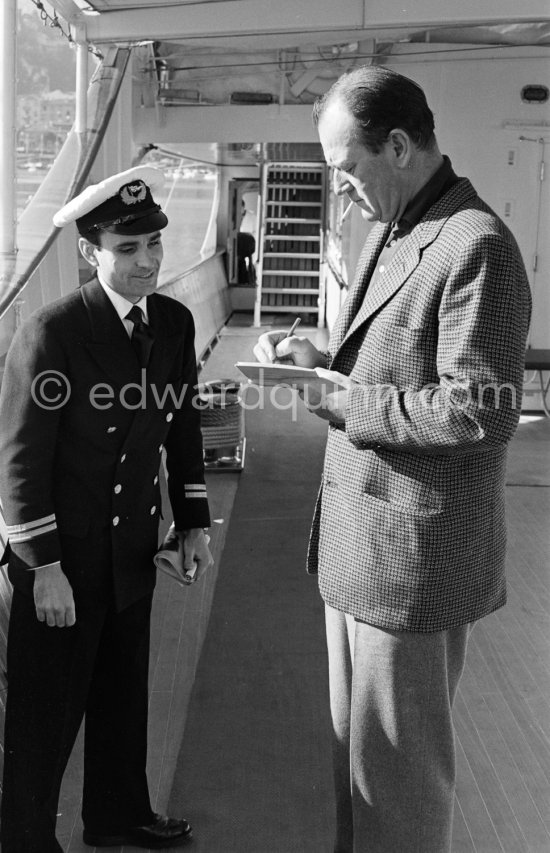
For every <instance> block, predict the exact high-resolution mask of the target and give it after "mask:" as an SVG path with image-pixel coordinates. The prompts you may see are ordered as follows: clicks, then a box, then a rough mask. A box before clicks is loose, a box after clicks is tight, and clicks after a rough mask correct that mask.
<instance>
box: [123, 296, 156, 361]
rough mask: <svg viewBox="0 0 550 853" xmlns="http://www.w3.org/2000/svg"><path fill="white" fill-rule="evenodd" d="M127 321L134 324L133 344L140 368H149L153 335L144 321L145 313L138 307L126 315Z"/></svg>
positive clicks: (135, 306)
mask: <svg viewBox="0 0 550 853" xmlns="http://www.w3.org/2000/svg"><path fill="white" fill-rule="evenodd" d="M125 319H126V320H130V321H131V322H132V323H133V324H134V328H133V329H132V335H131V338H130V340H131V343H132V346H133V348H134V350H135V352H136V355H137V357H138V361H139V364H140V367H147V365H148V363H149V356H150V355H151V348H152V346H153V333H152V332H151V329H150V328H149V326H148V325H147V324H146V323H144V321H143V312H142V310H141V308H138V307H137V305H134V307H133V308H132V309H131V311H129V312H128V313H127V314H126V318H125Z"/></svg>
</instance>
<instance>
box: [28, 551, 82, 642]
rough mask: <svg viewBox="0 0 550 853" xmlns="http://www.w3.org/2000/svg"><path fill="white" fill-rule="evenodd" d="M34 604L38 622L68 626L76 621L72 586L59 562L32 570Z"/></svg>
mask: <svg viewBox="0 0 550 853" xmlns="http://www.w3.org/2000/svg"><path fill="white" fill-rule="evenodd" d="M33 592H34V604H35V607H36V616H37V619H38V621H39V622H47V623H48V625H50V626H51V627H54V626H57V627H58V628H65V627H67V628H69V627H71V626H72V625H74V624H75V622H76V611H75V605H74V597H73V590H72V587H71V585H70V583H69V581H68V580H67V575H66V574H65V573H64V572H63V570H62V569H61V564H60V563H53V564H52V565H51V566H45V567H44V568H43V569H36V571H35V572H34V589H33Z"/></svg>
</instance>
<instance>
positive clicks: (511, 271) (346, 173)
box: [255, 67, 530, 853]
mask: <svg viewBox="0 0 550 853" xmlns="http://www.w3.org/2000/svg"><path fill="white" fill-rule="evenodd" d="M314 120H315V122H316V125H317V128H318V132H319V137H320V140H321V143H322V146H323V150H324V154H325V157H326V160H327V163H328V164H329V165H330V166H332V167H333V169H334V173H335V177H334V181H335V189H336V192H338V193H340V194H343V193H347V195H348V196H349V198H350V199H351V200H352V201H353V202H355V203H356V204H357V205H358V206H359V207H360V208H361V210H362V213H363V216H364V218H365V219H367V220H369V221H371V222H375V223H377V224H375V225H374V226H373V228H372V230H371V231H370V233H369V235H368V238H367V241H366V243H365V246H364V249H363V252H362V254H361V257H360V259H359V263H358V267H357V271H356V276H355V280H354V282H353V285H352V286H351V288H350V292H349V295H348V298H347V300H346V302H345V304H344V306H343V308H342V311H341V313H340V316H339V317H338V320H337V322H336V324H335V327H334V329H333V330H332V335H331V339H330V342H329V352H328V353H320V352H318V351H317V350H316V349H315V347H313V345H312V344H311V343H310V342H309V341H307V340H306V339H305V338H299V337H292V338H289V339H286V340H284V341H282V337H283V333H279V332H271V333H268V334H267V335H263V336H262V337H261V338H260V340H259V341H258V344H257V346H256V348H255V353H256V356H257V357H258V359H259V360H263V361H265V360H269V361H271V360H273V359H274V358H276V357H283V358H284V357H290V358H291V360H293V361H294V362H296V363H297V364H299V365H302V366H305V367H316V368H318V371H317V372H318V374H319V376H320V380H319V382H318V383H315V384H312V385H309V386H307V387H306V388H305V389H304V390H303V391H302V394H303V396H304V399H305V402H306V405H308V407H309V408H310V409H311V411H312V412H315V414H317V415H318V416H321V417H324V418H326V419H327V420H328V421H329V428H328V441H327V449H326V456H325V465H324V472H323V482H322V487H321V490H320V493H319V498H318V501H317V505H316V509H315V517H314V521H313V527H312V532H311V540H310V548H309V555H308V562H309V566H308V568H309V571H310V572H318V577H319V587H320V591H321V595H322V597H323V599H324V601H325V604H326V622H327V642H328V654H329V675H330V702H331V712H332V718H333V728H334V769H335V787H336V804H337V833H336V843H335V847H334V850H335V853H366V851H368V853H446V851H449V850H450V844H451V825H452V813H453V796H454V784H455V755H454V736H453V726H452V719H451V707H452V703H453V699H454V696H455V693H456V690H457V686H458V682H459V679H460V676H461V673H462V669H463V665H464V659H465V654H466V645H467V639H468V634H469V631H470V629H471V626H472V623H474V622H475V620H477V619H480V618H481V617H483V616H485V615H487V614H489V613H491V612H492V611H494V610H495V609H497V608H498V607H501V606H502V605H503V604H504V603H505V600H506V587H505V576H504V557H505V540H506V530H505V517H504V482H505V479H504V478H505V466H506V449H507V444H508V442H509V441H510V439H511V437H512V435H513V433H514V430H515V428H516V425H517V423H518V419H519V414H520V406H521V386H522V376H523V360H524V351H525V342H526V335H527V328H528V323H529V314H530V292H529V286H528V282H527V277H526V274H525V269H524V265H523V263H522V260H521V256H520V253H519V250H518V247H517V245H516V242H515V240H514V238H513V236H512V235H511V234H510V232H509V231H508V229H507V228H506V227H505V225H504V224H503V223H502V222H501V221H500V219H499V218H498V217H497V216H496V215H495V213H494V212H493V211H492V210H491V209H490V208H489V207H488V206H487V205H486V204H485V203H484V202H483V201H482V200H481V199H480V198H479V197H478V196H477V194H476V192H475V190H474V189H473V187H472V185H471V184H470V182H469V181H468V180H466V179H465V178H457V176H456V175H455V174H454V172H453V170H452V167H451V164H450V161H449V159H448V158H447V157H443V156H442V155H441V153H440V151H439V149H438V146H437V143H436V140H435V137H434V133H433V130H434V123H433V115H432V112H431V110H430V109H429V107H428V105H427V103H426V100H425V96H424V93H423V92H422V90H421V89H420V87H419V86H417V84H416V83H414V82H413V81H411V80H408V79H407V78H404V77H402V76H401V75H399V74H397V73H396V72H394V71H391V70H389V69H386V68H378V67H363V68H359V69H356V70H354V71H352V72H350V73H349V74H346V75H344V76H343V77H341V78H340V79H339V80H338V81H337V82H336V83H335V84H334V85H333V87H332V88H331V89H330V90H329V92H327V93H326V95H324V96H323V97H322V98H321V99H320V100H319V101H318V102H317V103H316V105H315V107H314ZM326 368H330V369H329V370H327V369H326ZM327 380H332V381H336V382H338V383H339V384H340V386H341V390H338V391H337V392H336V393H326V392H327V391H330V390H332V387H333V386H330V387H328V388H326V387H325V386H324V385H323V384H322V382H323V381H325V382H326V381H327Z"/></svg>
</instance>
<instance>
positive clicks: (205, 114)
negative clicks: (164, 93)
mask: <svg viewBox="0 0 550 853" xmlns="http://www.w3.org/2000/svg"><path fill="white" fill-rule="evenodd" d="M133 137H134V142H135V143H136V144H138V145H139V144H141V143H148V142H155V143H156V144H157V145H162V143H171V142H182V141H184V142H317V141H318V139H317V133H316V130H315V128H314V126H313V122H312V120H311V104H292V105H287V106H283V107H281V106H279V105H273V106H255V107H252V108H251V107H241V106H235V105H233V106H220V107H193V106H191V107H158V108H157V109H140V110H135V111H134V133H133Z"/></svg>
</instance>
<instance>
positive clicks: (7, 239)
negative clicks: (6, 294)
mask: <svg viewBox="0 0 550 853" xmlns="http://www.w3.org/2000/svg"><path fill="white" fill-rule="evenodd" d="M15 51H16V0H2V2H1V3H0V181H1V186H2V192H1V193H0V281H5V279H6V278H9V275H10V271H11V269H12V267H13V263H14V261H15V256H16V253H17V249H16V221H17V192H16V184H15V132H16V128H15V79H16V77H15V55H16V53H15Z"/></svg>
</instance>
